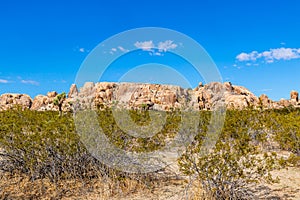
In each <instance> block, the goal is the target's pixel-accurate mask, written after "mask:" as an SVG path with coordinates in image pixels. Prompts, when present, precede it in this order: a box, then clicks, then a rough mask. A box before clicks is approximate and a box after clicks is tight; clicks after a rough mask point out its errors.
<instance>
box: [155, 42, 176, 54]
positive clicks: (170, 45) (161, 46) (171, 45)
mask: <svg viewBox="0 0 300 200" xmlns="http://www.w3.org/2000/svg"><path fill="white" fill-rule="evenodd" d="M176 47H177V44H175V43H173V41H172V40H166V41H164V42H160V43H158V49H159V50H160V51H164V52H166V51H168V50H171V49H175V48H176Z"/></svg>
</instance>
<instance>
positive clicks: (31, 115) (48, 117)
mask: <svg viewBox="0 0 300 200" xmlns="http://www.w3.org/2000/svg"><path fill="white" fill-rule="evenodd" d="M72 119H73V118H72V116H71V115H70V114H66V115H63V116H58V115H57V112H52V111H46V112H37V111H30V110H24V111H20V110H18V109H17V110H9V111H5V112H0V120H1V121H0V145H1V147H2V148H3V151H2V152H1V157H2V158H3V159H4V160H2V162H1V169H2V170H4V171H8V172H11V173H12V172H15V171H20V172H22V173H26V174H28V175H29V176H30V178H31V179H38V178H45V177H47V178H49V179H50V180H51V181H57V180H58V179H64V178H78V177H79V178H88V177H93V176H97V173H99V171H101V170H100V167H99V166H100V165H99V164H98V163H97V160H96V159H94V158H93V157H91V156H90V155H89V153H88V152H87V151H86V149H85V148H84V146H83V145H82V143H81V142H80V138H79V136H78V135H77V134H76V133H75V127H74V123H73V120H72Z"/></svg>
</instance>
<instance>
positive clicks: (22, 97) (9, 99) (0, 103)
mask: <svg viewBox="0 0 300 200" xmlns="http://www.w3.org/2000/svg"><path fill="white" fill-rule="evenodd" d="M31 104H32V99H31V98H30V96H28V95H27V94H2V95H1V96H0V110H7V109H10V108H12V107H14V106H21V107H22V108H23V109H26V108H27V109H29V108H30V107H31Z"/></svg>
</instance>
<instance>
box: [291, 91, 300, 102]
mask: <svg viewBox="0 0 300 200" xmlns="http://www.w3.org/2000/svg"><path fill="white" fill-rule="evenodd" d="M298 95H299V94H298V92H297V91H295V90H292V91H291V93H290V96H291V101H293V102H298V101H299V99H298Z"/></svg>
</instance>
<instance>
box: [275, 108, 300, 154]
mask: <svg viewBox="0 0 300 200" xmlns="http://www.w3.org/2000/svg"><path fill="white" fill-rule="evenodd" d="M271 117H272V118H271V119H272V122H271V124H270V125H269V127H270V128H271V129H272V132H273V134H274V138H275V141H277V142H278V144H279V145H280V147H281V149H284V150H288V151H291V152H293V153H295V154H296V155H298V156H300V109H291V108H289V109H288V108H285V109H281V110H276V111H273V112H272V116H271Z"/></svg>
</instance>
